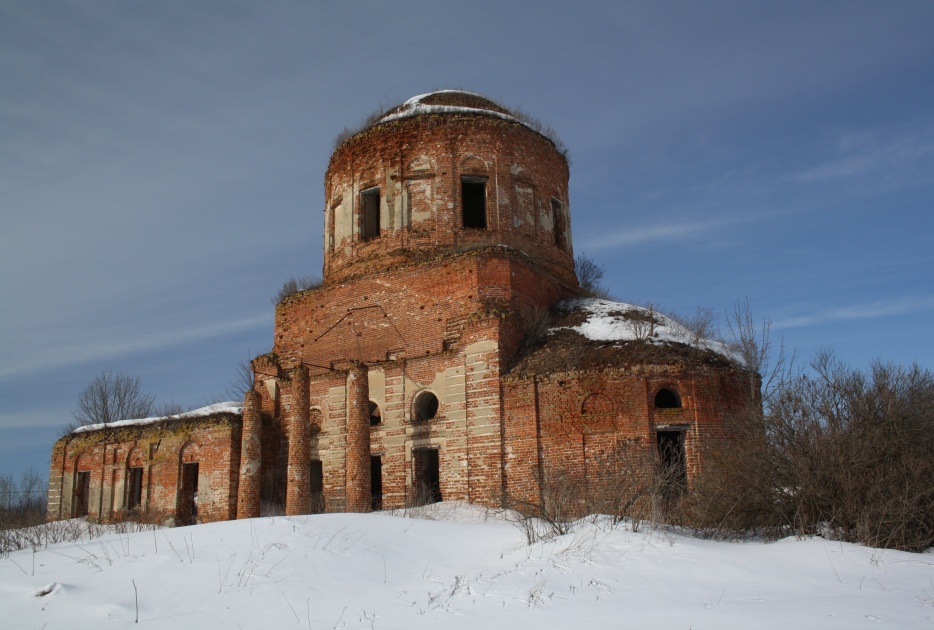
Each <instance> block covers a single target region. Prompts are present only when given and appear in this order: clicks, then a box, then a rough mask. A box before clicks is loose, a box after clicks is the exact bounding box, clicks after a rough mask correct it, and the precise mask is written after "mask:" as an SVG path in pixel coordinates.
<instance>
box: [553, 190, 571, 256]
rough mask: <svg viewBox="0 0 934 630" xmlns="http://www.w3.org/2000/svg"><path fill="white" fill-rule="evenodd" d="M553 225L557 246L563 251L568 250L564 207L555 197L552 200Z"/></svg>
mask: <svg viewBox="0 0 934 630" xmlns="http://www.w3.org/2000/svg"><path fill="white" fill-rule="evenodd" d="M551 225H552V229H553V230H554V231H555V245H557V246H558V247H560V248H561V249H567V238H566V237H565V231H566V230H567V226H566V225H565V222H564V207H563V206H562V205H561V202H560V201H558V200H557V199H555V198H554V197H552V198H551Z"/></svg>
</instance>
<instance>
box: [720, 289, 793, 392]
mask: <svg viewBox="0 0 934 630" xmlns="http://www.w3.org/2000/svg"><path fill="white" fill-rule="evenodd" d="M726 327H727V332H728V335H727V336H726V337H725V338H724V339H723V342H724V343H725V344H726V345H727V346H728V347H729V348H730V349H732V350H733V352H735V353H736V354H737V355H739V357H740V358H741V359H742V361H743V363H744V364H745V365H746V367H747V368H748V369H749V370H750V383H749V386H750V393H751V394H752V395H753V398H756V399H758V398H759V396H761V400H762V403H763V404H764V405H766V407H768V405H769V402H770V400H771V399H772V398H773V397H774V396H775V394H776V393H777V392H778V391H779V390H780V389H781V388H782V386H783V385H784V384H785V383H788V382H789V381H791V380H793V379H794V378H795V377H796V376H797V375H798V369H797V367H796V366H795V360H796V358H797V357H796V355H795V352H794V350H791V351H789V350H788V349H787V348H785V341H784V340H783V339H782V340H779V342H778V344H775V342H774V341H773V340H772V334H771V333H772V320H771V319H768V318H765V319H763V320H762V324H761V325H757V324H756V322H755V319H754V318H753V316H752V309H751V308H750V307H749V300H748V299H747V300H743V301H742V302H739V301H737V302H736V304H734V305H733V312H732V313H727V317H726ZM756 375H758V377H759V378H760V379H761V382H757V381H756Z"/></svg>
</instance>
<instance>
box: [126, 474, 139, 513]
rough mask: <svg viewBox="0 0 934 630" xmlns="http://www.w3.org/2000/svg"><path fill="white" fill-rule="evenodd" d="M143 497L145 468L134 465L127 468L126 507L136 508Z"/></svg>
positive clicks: (129, 508)
mask: <svg viewBox="0 0 934 630" xmlns="http://www.w3.org/2000/svg"><path fill="white" fill-rule="evenodd" d="M142 499H143V468H142V467H141V466H134V467H132V468H129V469H127V479H126V509H128V510H135V509H136V508H138V507H139V505H140V503H141V502H142Z"/></svg>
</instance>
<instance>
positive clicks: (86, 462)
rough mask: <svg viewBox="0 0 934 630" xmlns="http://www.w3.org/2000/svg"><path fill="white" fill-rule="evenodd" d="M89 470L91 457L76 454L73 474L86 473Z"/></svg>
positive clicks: (85, 453) (86, 454) (84, 454)
mask: <svg viewBox="0 0 934 630" xmlns="http://www.w3.org/2000/svg"><path fill="white" fill-rule="evenodd" d="M89 470H91V456H90V455H89V454H88V453H87V452H84V453H78V456H77V457H75V472H86V471H89Z"/></svg>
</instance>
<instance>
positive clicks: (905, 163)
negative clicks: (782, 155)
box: [789, 127, 934, 184]
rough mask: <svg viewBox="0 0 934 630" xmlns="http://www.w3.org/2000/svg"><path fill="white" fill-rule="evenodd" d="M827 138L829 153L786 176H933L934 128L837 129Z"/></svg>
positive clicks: (811, 179)
mask: <svg viewBox="0 0 934 630" xmlns="http://www.w3.org/2000/svg"><path fill="white" fill-rule="evenodd" d="M829 142H830V144H831V145H832V149H831V150H830V153H831V154H832V155H831V156H830V157H828V158H826V159H824V160H823V161H821V162H819V163H817V164H814V165H812V166H809V167H807V168H805V169H802V170H799V171H796V172H794V173H792V174H791V175H790V176H789V179H790V180H791V181H793V182H799V183H812V182H821V181H827V180H839V179H845V178H852V177H876V178H886V179H887V180H891V179H896V180H897V181H900V182H902V183H909V184H910V183H912V182H918V181H929V180H930V179H931V178H932V168H931V167H932V165H934V129H930V128H921V129H917V128H905V129H902V128H899V129H895V128H888V127H880V128H874V129H861V130H846V131H836V132H834V134H833V139H832V140H830V141H829ZM890 183H891V182H890Z"/></svg>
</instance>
